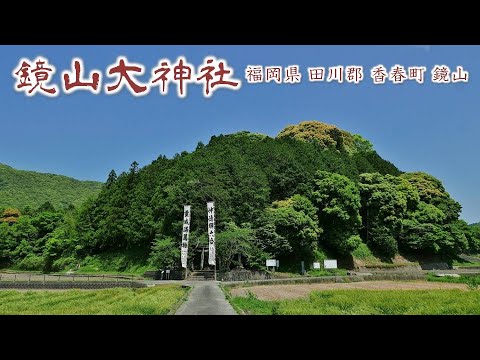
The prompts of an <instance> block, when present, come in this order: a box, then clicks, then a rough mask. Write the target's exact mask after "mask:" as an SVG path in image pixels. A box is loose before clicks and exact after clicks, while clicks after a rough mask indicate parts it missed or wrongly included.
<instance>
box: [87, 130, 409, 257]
mask: <svg viewBox="0 0 480 360" xmlns="http://www.w3.org/2000/svg"><path fill="white" fill-rule="evenodd" d="M309 135H310V136H309ZM318 170H325V171H328V172H331V173H336V174H341V175H344V176H346V177H347V178H349V179H351V180H352V181H355V182H356V181H358V180H359V175H360V174H361V173H374V172H378V173H380V174H382V175H385V174H390V175H394V176H396V175H400V173H401V172H400V171H399V170H398V169H397V168H396V167H395V166H394V165H393V164H391V163H390V162H388V161H386V160H383V159H382V158H381V157H380V156H379V155H378V154H377V153H376V152H375V151H374V150H373V147H372V144H370V143H369V142H368V141H367V140H365V139H363V138H362V137H361V136H359V135H351V134H349V133H347V132H345V131H342V130H340V129H338V128H337V127H334V126H331V125H327V124H324V123H321V122H316V121H315V122H304V123H301V124H300V125H298V126H297V127H293V128H292V127H289V128H287V129H285V131H283V132H281V133H280V134H279V135H278V136H277V137H276V138H272V137H269V136H266V135H262V134H256V133H250V132H246V131H245V132H239V133H235V134H231V135H219V136H213V137H212V138H211V140H210V142H209V143H208V145H204V144H203V143H199V144H198V145H197V148H196V150H195V151H193V152H192V153H187V152H182V153H181V154H177V155H176V156H174V158H173V159H167V158H166V157H164V156H160V157H159V158H158V159H157V160H155V161H153V163H152V164H150V165H148V166H145V167H144V168H142V169H138V168H137V164H133V165H132V168H131V169H130V170H129V171H128V172H124V173H122V174H120V176H118V178H117V176H116V174H114V173H113V172H112V174H110V177H109V180H108V181H107V185H106V187H105V189H104V190H103V191H102V192H101V193H100V196H99V197H98V199H97V200H96V201H95V202H94V203H92V204H90V205H89V206H90V207H91V211H87V212H86V214H85V218H83V219H82V221H81V222H82V223H83V224H84V225H85V227H84V228H85V229H88V231H89V232H90V234H88V235H86V239H85V240H86V241H87V242H88V241H89V240H88V239H90V238H92V239H93V238H95V239H97V241H98V242H100V243H101V245H102V247H104V248H108V247H115V248H119V247H123V246H130V245H134V244H137V245H139V244H143V245H149V244H151V242H152V240H153V239H154V237H155V236H157V237H159V236H160V237H161V236H172V237H174V238H178V234H180V233H181V221H180V220H181V214H182V209H183V205H184V204H191V205H192V231H197V230H198V231H199V233H200V232H203V230H204V225H205V223H206V219H205V207H206V201H207V200H215V202H216V209H217V224H218V226H219V228H220V229H223V228H224V226H225V225H226V224H228V223H234V224H237V225H241V224H242V223H254V222H255V221H257V220H258V219H259V217H261V215H262V214H263V213H264V210H265V209H266V208H267V207H269V206H270V205H271V204H272V202H274V201H278V200H284V199H288V198H289V197H291V196H293V195H294V194H304V193H307V192H308V191H309V188H310V187H311V186H312V184H313V180H314V177H315V173H316V171H318ZM87 215H88V216H87ZM92 230H93V231H92Z"/></svg>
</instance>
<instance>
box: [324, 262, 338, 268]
mask: <svg viewBox="0 0 480 360" xmlns="http://www.w3.org/2000/svg"><path fill="white" fill-rule="evenodd" d="M323 267H324V268H325V269H336V268H337V260H323Z"/></svg>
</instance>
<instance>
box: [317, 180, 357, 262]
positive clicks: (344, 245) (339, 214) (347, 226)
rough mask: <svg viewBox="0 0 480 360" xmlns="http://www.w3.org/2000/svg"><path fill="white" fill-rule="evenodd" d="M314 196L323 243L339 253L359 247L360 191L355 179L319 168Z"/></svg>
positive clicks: (346, 252)
mask: <svg viewBox="0 0 480 360" xmlns="http://www.w3.org/2000/svg"><path fill="white" fill-rule="evenodd" d="M311 198H312V202H313V204H314V205H315V206H316V208H317V215H318V220H319V224H320V227H321V228H322V229H323V234H322V235H321V243H322V244H325V245H327V246H328V247H330V248H331V249H333V250H335V251H337V252H338V253H339V254H348V253H351V252H352V251H353V250H355V249H356V248H357V247H358V245H359V244H360V242H361V239H360V236H359V234H358V230H359V228H360V226H361V218H360V214H359V210H360V194H359V190H358V188H357V186H356V185H355V183H354V182H353V181H352V180H350V179H349V178H347V177H346V176H343V175H339V174H334V173H330V172H327V171H317V173H316V177H315V179H314V187H313V192H312V193H311Z"/></svg>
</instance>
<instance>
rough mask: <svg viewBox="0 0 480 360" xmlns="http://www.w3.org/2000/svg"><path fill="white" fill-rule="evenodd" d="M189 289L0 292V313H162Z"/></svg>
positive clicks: (178, 287)
mask: <svg viewBox="0 0 480 360" xmlns="http://www.w3.org/2000/svg"><path fill="white" fill-rule="evenodd" d="M187 291H188V290H187V289H184V288H182V287H181V286H179V285H165V286H156V287H152V288H141V289H130V288H129V289H120V288H118V289H108V290H67V291H10V290H5V291H0V314H2V315H6V314H9V315H16V314H23V315H27V314H33V315H49V314H52V315H60V314H62V315H165V314H167V313H168V312H169V311H170V310H171V309H174V308H175V307H176V306H177V305H178V303H179V302H180V301H181V300H182V299H183V297H184V295H185V294H186V292H187Z"/></svg>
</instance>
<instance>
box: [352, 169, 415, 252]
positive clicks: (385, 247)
mask: <svg viewBox="0 0 480 360" xmlns="http://www.w3.org/2000/svg"><path fill="white" fill-rule="evenodd" d="M359 189H360V195H361V203H362V208H361V216H362V223H363V229H362V237H363V239H364V241H365V242H366V243H367V244H368V245H369V246H370V247H371V248H373V249H375V250H377V251H378V252H379V253H380V254H381V255H383V256H386V257H389V258H392V257H393V256H395V254H396V253H397V252H398V237H399V235H400V232H401V231H402V220H404V219H405V218H406V217H407V213H408V211H412V210H414V209H415V207H416V206H417V205H418V202H419V196H418V192H417V191H416V189H415V188H414V187H413V186H412V185H411V184H410V183H409V182H408V181H407V180H405V179H403V178H399V177H396V176H392V175H385V176H383V175H381V174H379V173H373V174H361V175H360V183H359Z"/></svg>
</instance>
